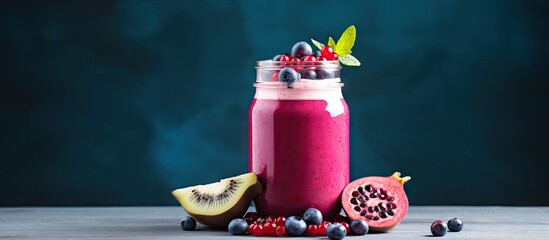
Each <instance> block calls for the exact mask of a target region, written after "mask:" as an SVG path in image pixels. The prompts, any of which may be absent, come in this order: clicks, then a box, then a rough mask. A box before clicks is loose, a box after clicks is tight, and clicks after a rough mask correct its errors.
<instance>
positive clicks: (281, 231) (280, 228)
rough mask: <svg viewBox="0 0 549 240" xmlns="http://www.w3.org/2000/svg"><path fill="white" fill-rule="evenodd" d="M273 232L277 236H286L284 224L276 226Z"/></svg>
mask: <svg viewBox="0 0 549 240" xmlns="http://www.w3.org/2000/svg"><path fill="white" fill-rule="evenodd" d="M275 232H276V235H277V236H281V237H282V236H286V228H285V227H284V226H278V227H276V230H275Z"/></svg>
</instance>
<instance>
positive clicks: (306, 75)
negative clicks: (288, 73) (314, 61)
mask: <svg viewBox="0 0 549 240" xmlns="http://www.w3.org/2000/svg"><path fill="white" fill-rule="evenodd" d="M299 75H301V78H303V79H316V72H315V71H313V70H301V71H299Z"/></svg>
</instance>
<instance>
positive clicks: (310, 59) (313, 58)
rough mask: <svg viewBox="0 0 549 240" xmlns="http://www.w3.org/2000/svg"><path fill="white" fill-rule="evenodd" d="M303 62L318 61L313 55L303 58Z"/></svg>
mask: <svg viewBox="0 0 549 240" xmlns="http://www.w3.org/2000/svg"><path fill="white" fill-rule="evenodd" d="M302 61H304V62H314V61H316V58H315V56H313V55H307V56H305V57H303V60H302Z"/></svg>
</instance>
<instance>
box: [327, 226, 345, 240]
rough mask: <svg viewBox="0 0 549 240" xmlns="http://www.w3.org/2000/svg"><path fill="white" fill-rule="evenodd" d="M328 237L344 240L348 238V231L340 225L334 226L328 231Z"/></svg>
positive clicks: (329, 227)
mask: <svg viewBox="0 0 549 240" xmlns="http://www.w3.org/2000/svg"><path fill="white" fill-rule="evenodd" d="M326 236H328V238H330V239H335V240H339V239H343V238H344V237H345V236H347V229H345V227H344V226H343V225H341V224H339V223H336V224H332V225H330V226H328V228H327V229H326Z"/></svg>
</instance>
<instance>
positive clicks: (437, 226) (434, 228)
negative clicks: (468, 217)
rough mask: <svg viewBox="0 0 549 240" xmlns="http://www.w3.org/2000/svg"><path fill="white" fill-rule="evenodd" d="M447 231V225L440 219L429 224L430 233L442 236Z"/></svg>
mask: <svg viewBox="0 0 549 240" xmlns="http://www.w3.org/2000/svg"><path fill="white" fill-rule="evenodd" d="M446 232H448V225H446V223H445V222H443V221H441V220H436V221H434V222H433V224H431V233H432V234H433V235H435V236H444V235H446Z"/></svg>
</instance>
